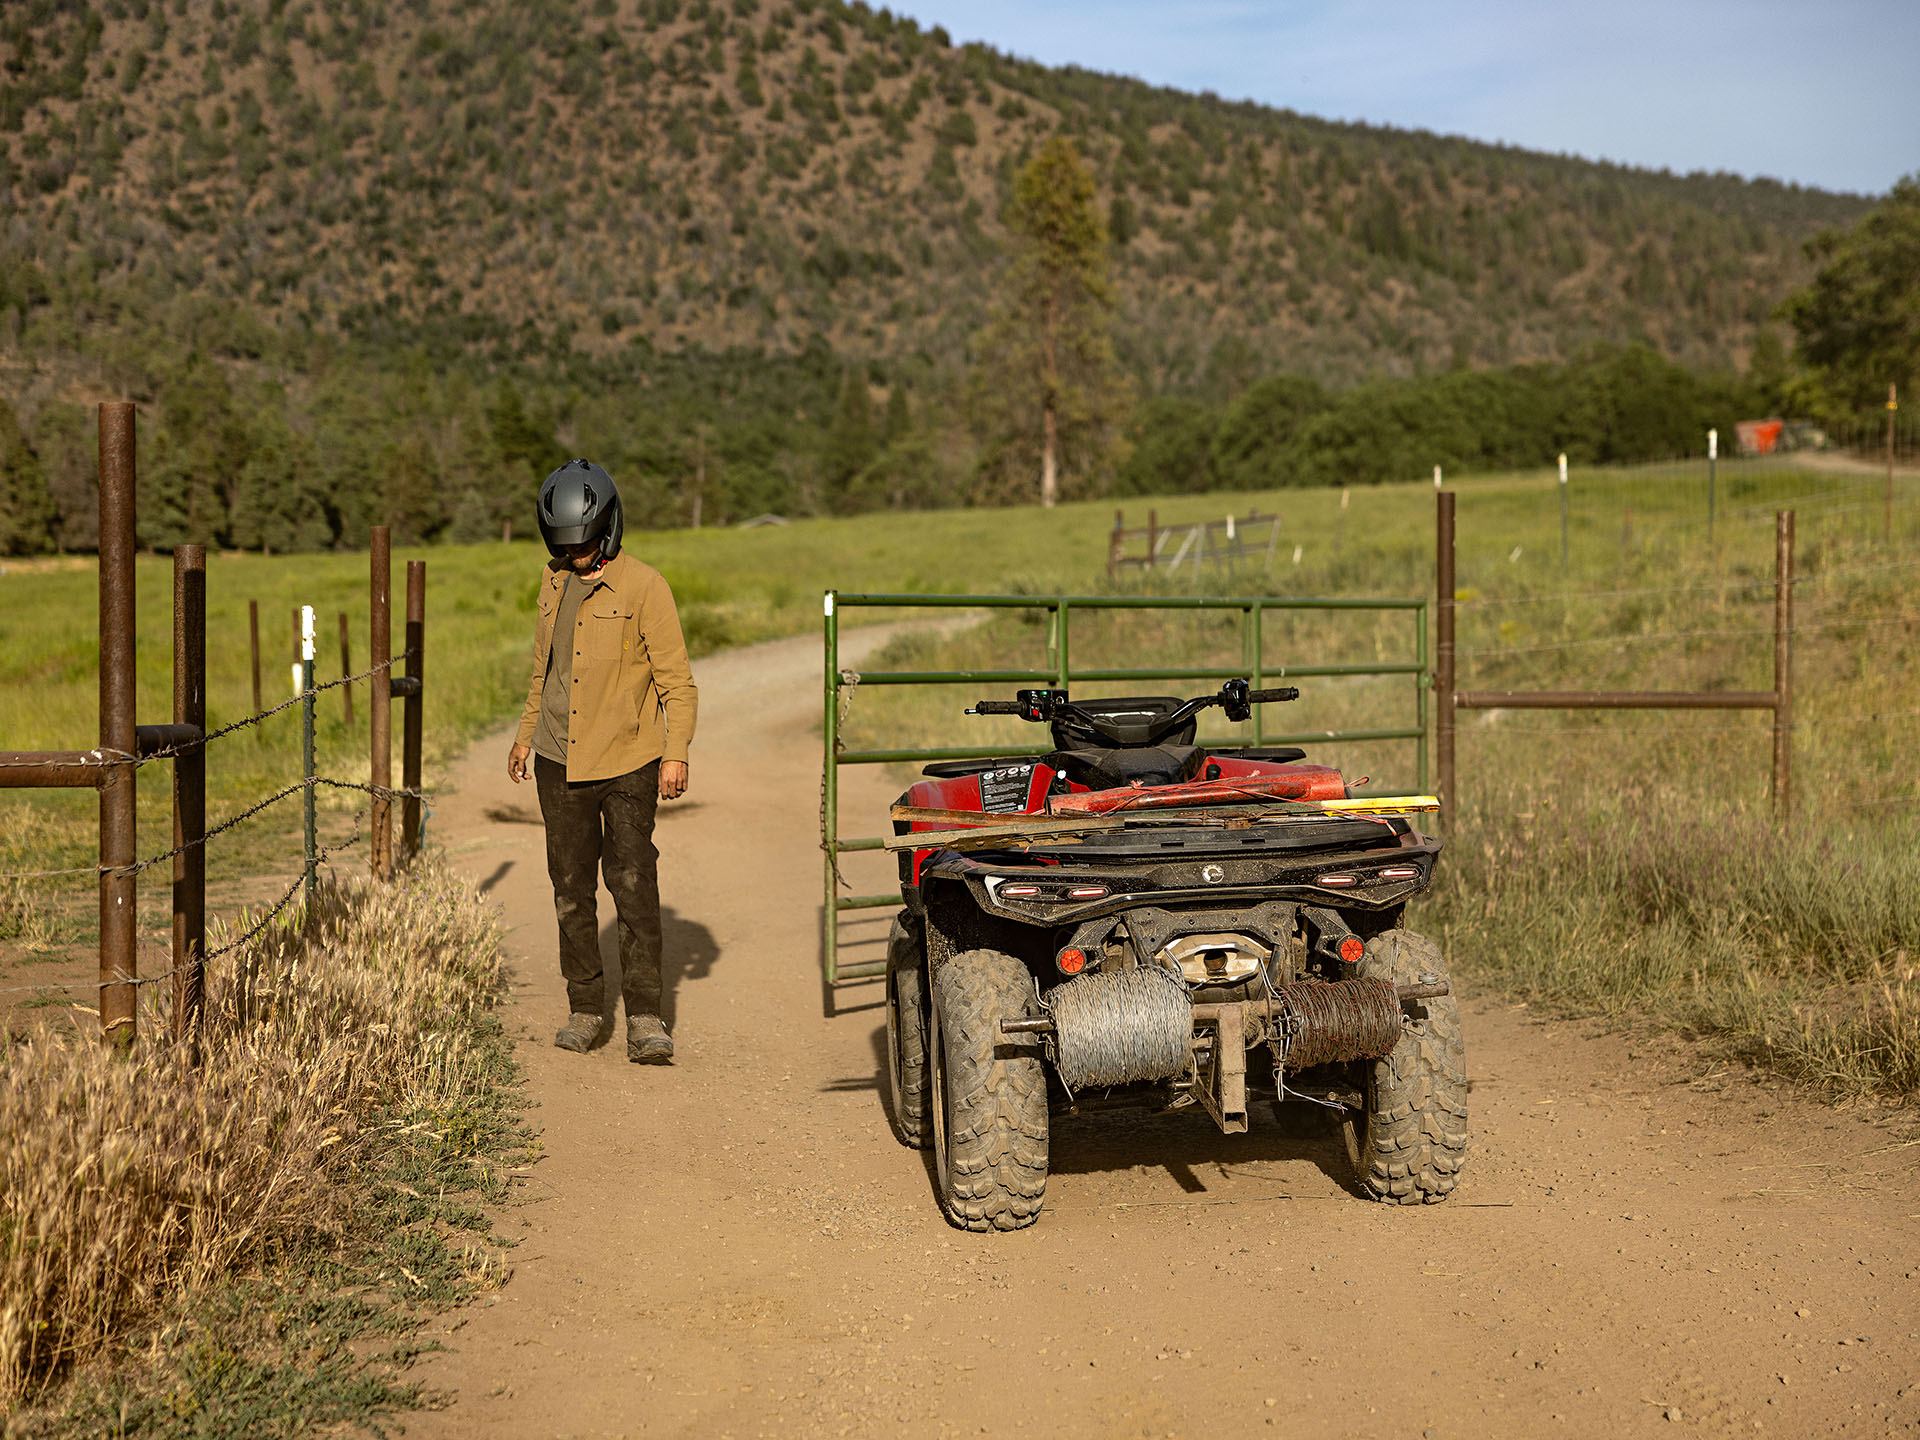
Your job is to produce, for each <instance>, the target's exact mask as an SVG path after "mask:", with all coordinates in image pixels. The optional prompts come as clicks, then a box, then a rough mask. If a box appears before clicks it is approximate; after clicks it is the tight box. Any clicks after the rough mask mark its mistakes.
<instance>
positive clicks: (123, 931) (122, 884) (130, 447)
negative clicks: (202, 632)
mask: <svg viewBox="0 0 1920 1440" xmlns="http://www.w3.org/2000/svg"><path fill="white" fill-rule="evenodd" d="M99 430H100V748H101V749H102V750H103V751H104V752H106V754H105V757H104V758H105V759H106V760H107V761H108V765H107V769H106V773H105V774H103V775H102V776H101V779H100V867H101V868H100V1030H101V1033H102V1034H103V1035H105V1036H106V1038H107V1039H108V1040H109V1041H110V1042H112V1043H114V1044H117V1045H120V1046H123V1047H126V1046H131V1045H132V1044H133V1042H134V1039H135V1035H136V1032H137V1028H138V1022H137V1020H136V1018H135V1011H136V997H137V994H138V991H137V989H136V986H135V984H134V981H135V980H136V978H137V977H138V975H139V960H138V958H137V957H136V954H135V950H134V942H135V932H134V923H135V906H134V872H133V870H132V869H131V868H130V867H131V866H132V864H133V847H134V818H135V813H136V807H135V798H136V795H135V780H134V776H135V773H136V772H135V771H134V768H133V765H132V764H131V763H130V762H131V760H132V757H133V754H134V751H135V749H136V748H137V745H138V738H137V736H136V735H135V733H134V731H135V721H134V710H133V706H134V668H133V666H134V650H133V640H134V581H133V550H134V543H135V540H134V488H135V478H134V411H133V403H132V402H131V401H128V400H111V401H107V402H105V403H104V404H102V405H101V406H100V412H99ZM123 757H124V758H123ZM116 762H118V763H116Z"/></svg>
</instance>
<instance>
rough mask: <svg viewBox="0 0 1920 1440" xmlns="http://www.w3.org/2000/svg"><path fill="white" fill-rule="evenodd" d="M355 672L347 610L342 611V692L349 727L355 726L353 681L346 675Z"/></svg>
mask: <svg viewBox="0 0 1920 1440" xmlns="http://www.w3.org/2000/svg"><path fill="white" fill-rule="evenodd" d="M351 674H353V647H352V646H351V645H349V644H348V642H347V612H346V611H344V610H342V611H341V612H340V678H341V679H342V681H343V682H344V683H343V684H342V685H341V686H340V693H341V695H343V696H344V697H345V698H346V704H347V728H348V729H349V730H351V729H352V728H353V682H352V681H351V680H348V679H347V678H346V677H347V676H349V675H351Z"/></svg>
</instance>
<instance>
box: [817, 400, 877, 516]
mask: <svg viewBox="0 0 1920 1440" xmlns="http://www.w3.org/2000/svg"><path fill="white" fill-rule="evenodd" d="M877 448H878V447H877V446H876V444H875V442H874V432H873V400H872V397H871V396H869V395H868V394H867V377H866V376H865V375H863V374H862V373H861V372H860V368H859V367H858V366H852V367H850V368H849V369H848V370H847V372H846V374H845V376H844V377H842V379H841V382H840V399H839V402H838V403H837V404H836V405H835V406H834V411H833V423H832V425H830V426H829V427H828V428H827V436H826V445H825V449H824V453H823V454H822V456H821V462H822V469H823V470H824V471H825V479H826V487H827V495H828V497H829V501H828V503H829V504H830V505H832V507H833V508H834V509H845V508H847V501H848V496H849V493H850V491H849V487H850V486H851V485H852V483H853V478H854V476H856V475H858V474H859V473H860V472H861V471H862V470H864V469H866V468H867V466H868V465H869V464H871V463H872V462H873V457H874V452H875V451H876V449H877Z"/></svg>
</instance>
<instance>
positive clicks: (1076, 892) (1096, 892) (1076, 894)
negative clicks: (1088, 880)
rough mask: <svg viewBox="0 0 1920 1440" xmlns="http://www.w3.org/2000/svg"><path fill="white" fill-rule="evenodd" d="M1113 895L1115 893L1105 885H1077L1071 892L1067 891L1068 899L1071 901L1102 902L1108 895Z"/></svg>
mask: <svg viewBox="0 0 1920 1440" xmlns="http://www.w3.org/2000/svg"><path fill="white" fill-rule="evenodd" d="M1112 893H1113V891H1111V890H1110V889H1108V888H1107V887H1106V886H1105V885H1076V886H1074V887H1073V888H1072V889H1071V890H1069V891H1067V899H1069V900H1102V899H1105V898H1106V897H1107V896H1108V895H1111V894H1112Z"/></svg>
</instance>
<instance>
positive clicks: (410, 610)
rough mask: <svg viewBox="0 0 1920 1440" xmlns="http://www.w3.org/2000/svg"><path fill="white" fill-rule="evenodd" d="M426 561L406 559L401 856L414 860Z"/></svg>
mask: <svg viewBox="0 0 1920 1440" xmlns="http://www.w3.org/2000/svg"><path fill="white" fill-rule="evenodd" d="M426 641H427V562H426V561H424V560H409V561H408V562H407V679H408V680H409V681H410V682H411V683H410V684H409V686H408V689H407V714H406V720H405V722H404V726H405V728H404V729H403V730H402V732H401V740H400V783H401V785H402V786H404V787H405V788H406V790H407V792H408V794H407V796H406V798H405V799H403V800H402V801H401V802H400V858H401V860H402V862H403V863H406V864H412V863H413V859H414V857H415V856H416V855H418V854H419V853H420V841H421V838H422V837H421V834H420V744H421V738H422V726H423V723H424V720H425V717H424V715H423V714H422V711H421V706H422V705H423V704H424V703H425V701H426V693H425V691H426V674H427V659H426Z"/></svg>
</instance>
